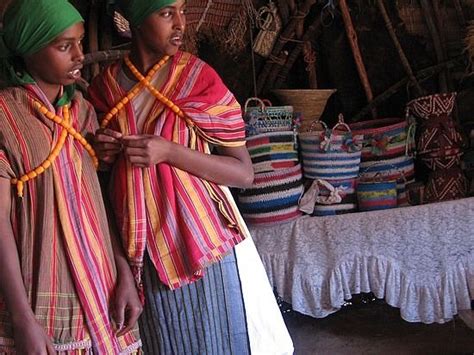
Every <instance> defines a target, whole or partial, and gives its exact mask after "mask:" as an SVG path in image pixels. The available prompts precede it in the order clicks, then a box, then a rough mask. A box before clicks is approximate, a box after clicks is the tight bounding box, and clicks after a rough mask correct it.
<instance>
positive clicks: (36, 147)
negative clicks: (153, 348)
mask: <svg viewBox="0 0 474 355" xmlns="http://www.w3.org/2000/svg"><path fill="white" fill-rule="evenodd" d="M34 100H39V101H41V102H42V103H43V104H44V105H45V106H46V107H48V109H49V110H51V111H54V112H56V113H57V114H58V115H61V112H62V110H61V108H59V109H57V110H56V109H55V108H54V107H52V105H51V104H50V103H49V101H48V100H47V99H46V97H45V96H44V94H43V93H42V92H41V91H40V90H39V88H38V87H36V86H28V87H27V88H23V87H17V88H10V89H5V90H2V91H0V132H1V134H0V146H1V147H2V148H1V149H0V175H1V176H2V177H3V178H7V179H11V178H14V177H17V176H21V175H23V174H24V173H25V172H27V171H29V170H30V169H31V168H34V167H36V166H38V165H39V164H40V163H41V162H42V161H44V159H45V158H46V157H47V156H48V155H49V153H50V150H51V147H52V146H54V145H55V144H56V142H57V140H58V138H59V137H60V135H61V132H62V130H63V128H62V127H60V126H59V125H56V124H55V123H54V122H52V121H50V120H49V119H47V118H46V117H45V116H44V115H42V114H41V113H40V112H39V111H38V109H37V108H36V106H35V105H34V103H33V102H34ZM69 112H70V116H71V120H72V126H73V127H74V129H76V130H77V131H78V132H80V133H81V134H83V135H87V134H92V133H93V132H95V130H96V129H97V122H96V117H95V114H94V111H93V108H92V107H91V106H90V104H88V103H87V102H86V101H85V100H84V99H83V98H82V96H81V95H80V94H78V93H76V95H75V96H74V98H73V100H72V102H71V107H70V110H69ZM12 188H13V187H12ZM11 218H12V220H11V221H12V226H13V231H14V234H15V238H16V243H17V246H18V251H19V254H20V256H21V258H20V268H21V273H22V275H23V282H24V286H25V291H26V294H27V297H28V300H29V303H30V304H31V305H32V309H33V311H34V312H35V315H36V319H37V321H38V322H39V324H40V325H41V326H42V327H43V328H44V329H45V331H46V333H47V334H48V335H49V336H50V337H51V339H53V341H54V343H55V348H56V350H57V351H60V352H61V351H70V352H73V351H74V353H75V354H76V353H79V352H81V351H82V352H81V353H84V352H86V351H91V352H92V351H93V352H94V353H97V354H118V353H133V352H134V351H136V350H137V348H138V347H139V346H140V344H139V341H138V333H137V332H136V331H135V332H134V333H129V334H127V335H126V336H125V337H121V338H120V339H117V338H116V337H115V331H114V328H113V325H112V323H111V320H110V314H109V306H110V301H111V299H112V296H113V290H114V286H115V282H116V269H115V264H114V255H113V252H112V246H111V241H110V235H109V226H108V225H107V217H106V214H105V209H104V205H103V201H102V198H101V191H100V186H99V183H98V180H97V174H96V171H95V167H94V165H93V161H92V159H91V157H90V156H89V154H88V153H87V152H86V151H85V149H84V147H83V146H82V145H81V144H80V143H79V142H78V141H77V140H75V139H72V138H71V137H70V136H69V137H68V138H67V139H66V142H65V144H64V147H63V149H62V150H61V152H60V154H59V156H58V157H57V159H55V160H54V162H53V164H52V165H51V166H50V168H49V169H47V170H46V171H45V172H44V173H42V174H41V175H39V176H37V177H36V178H35V179H33V180H31V181H28V183H27V184H25V196H24V197H23V198H22V199H19V198H18V197H17V194H16V193H12V214H11ZM12 252H14V251H12ZM13 346H14V344H13V334H12V328H11V319H10V315H9V314H8V312H7V309H6V306H5V304H4V302H3V300H2V299H1V297H0V353H2V351H7V353H10V351H11V350H12V348H13Z"/></svg>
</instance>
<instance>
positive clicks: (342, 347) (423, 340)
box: [282, 300, 474, 355]
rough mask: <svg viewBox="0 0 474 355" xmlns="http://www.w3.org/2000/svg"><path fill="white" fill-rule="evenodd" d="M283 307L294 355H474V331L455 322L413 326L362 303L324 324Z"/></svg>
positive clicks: (392, 311) (377, 305)
mask: <svg viewBox="0 0 474 355" xmlns="http://www.w3.org/2000/svg"><path fill="white" fill-rule="evenodd" d="M287 307H288V306H287V305H282V309H283V310H284V318H285V322H286V324H287V326H288V329H289V331H290V334H291V336H292V338H293V343H294V346H295V355H307V354H331V355H332V354H337V355H339V354H364V355H371V354H377V355H378V354H383V355H387V354H410V355H411V354H417V355H418V354H471V355H473V354H474V330H472V329H469V328H468V327H467V326H466V325H465V323H464V322H463V321H462V320H461V319H459V318H456V319H455V320H454V321H451V322H449V323H445V324H430V325H427V324H420V323H408V322H406V321H404V320H403V319H401V318H400V314H399V310H398V309H396V308H392V307H390V306H388V305H387V304H385V303H384V302H383V301H380V300H375V301H373V300H372V301H369V302H367V300H366V301H364V302H359V303H356V304H353V305H349V306H347V307H344V308H343V309H342V310H340V311H339V312H336V313H334V314H332V315H330V316H328V317H326V318H323V319H315V318H311V317H308V316H305V315H302V314H300V313H297V312H294V311H287V312H286V313H285V310H286V309H287Z"/></svg>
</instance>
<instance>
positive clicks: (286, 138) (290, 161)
mask: <svg viewBox="0 0 474 355" xmlns="http://www.w3.org/2000/svg"><path fill="white" fill-rule="evenodd" d="M247 149H248V151H249V154H250V158H251V159H252V165H253V170H254V172H255V173H263V172H268V171H274V170H276V169H283V168H290V167H292V166H295V165H296V164H298V151H297V150H296V148H295V135H294V133H293V132H292V131H289V132H288V131H286V132H269V133H262V134H258V135H255V136H251V137H249V138H247Z"/></svg>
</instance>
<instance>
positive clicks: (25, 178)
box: [11, 100, 99, 197]
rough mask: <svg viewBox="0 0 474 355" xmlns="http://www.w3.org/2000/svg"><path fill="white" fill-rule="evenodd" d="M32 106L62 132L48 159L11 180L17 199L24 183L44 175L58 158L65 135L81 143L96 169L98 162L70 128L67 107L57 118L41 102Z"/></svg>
mask: <svg viewBox="0 0 474 355" xmlns="http://www.w3.org/2000/svg"><path fill="white" fill-rule="evenodd" d="M34 105H35V106H36V108H38V109H39V111H40V112H41V113H42V114H43V115H45V116H46V118H48V119H50V120H51V121H53V122H55V123H57V124H58V125H60V126H61V127H63V128H64V130H63V131H62V132H61V135H60V136H59V139H58V141H57V143H56V144H55V146H54V147H53V149H52V150H51V153H50V154H49V155H48V157H47V158H46V159H45V160H44V161H43V162H42V163H41V164H40V165H39V166H38V167H37V168H35V169H33V170H31V171H30V172H28V173H26V174H24V175H23V176H21V177H20V178H18V179H16V178H15V179H11V183H12V184H13V185H16V188H17V193H18V196H19V197H23V189H24V184H25V182H27V181H29V180H32V179H34V178H35V177H37V176H38V175H40V174H42V173H44V172H45V171H46V170H47V169H48V168H49V167H50V166H51V164H52V163H53V162H54V160H55V159H56V158H57V157H58V156H59V153H60V152H61V149H62V148H63V146H64V143H65V142H66V138H67V135H68V134H70V135H71V136H72V137H73V138H74V139H77V140H78V141H79V143H81V144H82V145H83V147H84V149H85V150H86V151H87V152H88V153H89V155H90V156H91V157H92V160H93V163H94V166H95V167H96V168H97V167H98V166H99V160H98V159H97V156H96V154H95V151H94V149H93V148H92V147H91V145H90V144H89V143H88V142H87V141H86V140H85V138H84V137H83V136H82V135H81V134H80V133H79V132H77V131H76V130H75V129H74V127H72V126H71V122H70V115H69V107H68V106H67V105H64V106H63V107H62V112H63V118H61V117H59V116H58V115H56V114H55V113H53V112H51V111H49V110H48V108H47V107H45V106H44V105H43V104H42V103H41V102H39V101H36V100H35V101H34Z"/></svg>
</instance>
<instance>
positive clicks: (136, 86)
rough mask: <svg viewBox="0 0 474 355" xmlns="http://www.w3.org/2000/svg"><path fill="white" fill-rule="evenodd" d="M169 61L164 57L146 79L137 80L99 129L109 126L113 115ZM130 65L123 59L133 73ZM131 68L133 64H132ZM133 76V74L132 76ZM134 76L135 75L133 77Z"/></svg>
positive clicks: (106, 116)
mask: <svg viewBox="0 0 474 355" xmlns="http://www.w3.org/2000/svg"><path fill="white" fill-rule="evenodd" d="M169 59H170V57H169V56H164V57H163V58H161V60H160V61H159V62H158V63H156V64H155V65H154V66H153V67H152V68H151V69H150V70H149V71H148V73H147V75H146V77H143V75H142V79H143V80H142V79H139V80H140V82H139V83H138V84H136V85H135V86H134V87H133V88H132V89H131V90H130V91H129V92H128V93H127V95H126V96H125V97H124V98H122V99H121V100H120V101H119V102H118V103H117V104H116V105H115V106H114V107H113V108H112V109H111V110H110V111H109V112H108V113H107V114H106V115H105V116H104V118H103V120H102V123H101V125H100V127H101V128H105V127H107V125H108V124H109V122H110V121H111V120H112V118H114V116H115V115H117V113H119V111H120V110H122V109H123V108H124V106H125V105H126V104H127V103H128V102H129V101H130V100H132V99H133V98H134V97H135V96H136V95H137V94H138V93H139V92H140V91H141V90H142V89H143V87H144V85H145V86H146V83H148V84H149V80H150V79H151V78H153V76H154V75H155V73H156V72H157V71H158V70H160V68H161V67H162V66H163V65H164V64H165V63H166V62H167V61H168V60H169ZM127 62H128V63H130V64H131V62H130V60H129V59H128V57H126V58H125V63H126V64H127V66H128V67H129V68H130V70H131V71H132V73H133V70H132V68H131V67H130V66H129V64H128V63H127ZM132 66H133V64H132ZM133 68H135V66H133ZM135 70H136V71H138V70H137V69H136V68H135ZM134 75H135V74H134ZM135 76H136V75H135Z"/></svg>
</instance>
